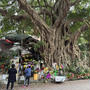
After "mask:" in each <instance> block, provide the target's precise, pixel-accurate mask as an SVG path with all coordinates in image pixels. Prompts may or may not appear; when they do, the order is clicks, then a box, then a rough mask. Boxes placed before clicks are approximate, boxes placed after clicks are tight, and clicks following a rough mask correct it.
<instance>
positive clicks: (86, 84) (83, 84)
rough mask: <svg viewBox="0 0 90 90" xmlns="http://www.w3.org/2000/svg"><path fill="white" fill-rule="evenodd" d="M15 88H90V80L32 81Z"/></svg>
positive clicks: (31, 89) (72, 89)
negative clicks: (26, 85) (25, 85)
mask: <svg viewBox="0 0 90 90" xmlns="http://www.w3.org/2000/svg"><path fill="white" fill-rule="evenodd" d="M0 90H6V89H5V88H3V89H0ZM14 90H90V80H76V81H66V82H64V83H31V84H30V85H29V86H28V87H25V88H23V87H22V85H15V89H14Z"/></svg>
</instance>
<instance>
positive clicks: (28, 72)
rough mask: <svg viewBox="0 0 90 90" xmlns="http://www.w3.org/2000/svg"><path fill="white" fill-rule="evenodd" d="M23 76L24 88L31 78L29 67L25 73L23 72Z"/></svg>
mask: <svg viewBox="0 0 90 90" xmlns="http://www.w3.org/2000/svg"><path fill="white" fill-rule="evenodd" d="M24 73H25V74H24V75H25V81H24V86H28V85H29V82H30V76H31V67H30V66H28V67H27V68H26V69H25V71H24Z"/></svg>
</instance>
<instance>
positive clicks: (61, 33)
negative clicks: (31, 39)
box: [17, 0, 87, 65]
mask: <svg viewBox="0 0 90 90" xmlns="http://www.w3.org/2000/svg"><path fill="white" fill-rule="evenodd" d="M17 1H18V3H19V5H20V8H22V9H23V10H24V11H25V12H26V13H27V14H28V15H29V17H30V19H31V20H32V22H33V24H34V25H35V26H36V27H37V28H38V31H39V33H40V35H41V40H42V41H44V42H45V44H44V45H43V52H42V53H43V54H44V59H45V63H46V64H47V65H52V63H53V62H56V63H58V64H60V63H62V64H67V65H70V64H71V63H72V62H73V60H74V59H75V58H80V50H79V48H78V46H77V45H76V44H77V39H78V37H79V36H80V33H81V31H83V30H86V27H87V26H85V25H84V26H83V27H81V28H80V30H79V31H78V32H76V34H74V35H71V34H70V33H69V31H70V30H69V27H68V25H67V24H66V17H67V14H68V11H69V8H70V5H74V3H75V4H76V2H77V1H80V0H76V2H74V3H73V4H70V0H56V3H55V5H54V11H55V12H54V13H55V15H54V16H52V20H53V23H52V26H48V25H47V24H46V23H45V21H44V20H43V19H42V18H41V17H40V16H39V15H38V13H36V12H35V10H34V9H33V8H32V7H31V6H30V5H28V4H27V3H26V0H17ZM38 1H39V0H38ZM39 4H40V3H39ZM45 5H46V4H45ZM52 12H53V11H52ZM48 13H49V12H48ZM52 14H53V13H52ZM50 15H51V14H50ZM44 19H45V15H44ZM83 28H84V29H83Z"/></svg>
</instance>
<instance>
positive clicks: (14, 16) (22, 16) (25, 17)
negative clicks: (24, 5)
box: [0, 9, 29, 21]
mask: <svg viewBox="0 0 90 90" xmlns="http://www.w3.org/2000/svg"><path fill="white" fill-rule="evenodd" d="M0 14H1V15H2V16H7V18H10V19H14V20H16V21H21V20H25V19H29V17H28V15H26V14H25V15H10V16H9V14H8V12H7V10H3V9H0Z"/></svg>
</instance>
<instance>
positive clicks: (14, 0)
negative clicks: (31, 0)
mask: <svg viewBox="0 0 90 90" xmlns="http://www.w3.org/2000/svg"><path fill="white" fill-rule="evenodd" d="M15 2H16V0H13V1H12V2H11V3H10V4H6V5H0V7H8V6H11V5H13V4H14V3H15Z"/></svg>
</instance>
